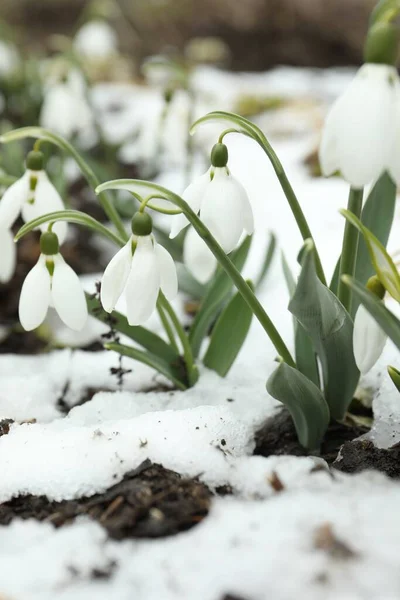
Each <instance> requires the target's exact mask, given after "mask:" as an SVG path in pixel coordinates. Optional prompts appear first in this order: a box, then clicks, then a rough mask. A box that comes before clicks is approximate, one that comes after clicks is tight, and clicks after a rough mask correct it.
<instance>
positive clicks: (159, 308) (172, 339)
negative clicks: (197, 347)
mask: <svg viewBox="0 0 400 600" xmlns="http://www.w3.org/2000/svg"><path fill="white" fill-rule="evenodd" d="M157 311H158V315H159V317H160V321H161V323H162V325H163V327H164V329H165V333H166V334H167V337H168V339H169V342H170V344H171V346H172V347H173V349H174V350H175V351H176V352H177V354H179V348H178V344H177V343H176V340H175V335H174V332H173V330H172V327H171V325H170V324H169V321H168V318H167V316H166V314H165V312H164V308H163V306H162V302H161V301H160V298H159V299H158V300H157Z"/></svg>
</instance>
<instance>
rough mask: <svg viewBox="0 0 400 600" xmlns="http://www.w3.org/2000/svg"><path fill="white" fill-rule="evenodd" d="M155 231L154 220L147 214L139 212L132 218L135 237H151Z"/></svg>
mask: <svg viewBox="0 0 400 600" xmlns="http://www.w3.org/2000/svg"><path fill="white" fill-rule="evenodd" d="M152 231H153V219H152V218H151V217H150V215H148V214H147V213H141V212H137V213H136V214H134V215H133V218H132V233H133V235H140V236H144V235H150V234H151V232H152Z"/></svg>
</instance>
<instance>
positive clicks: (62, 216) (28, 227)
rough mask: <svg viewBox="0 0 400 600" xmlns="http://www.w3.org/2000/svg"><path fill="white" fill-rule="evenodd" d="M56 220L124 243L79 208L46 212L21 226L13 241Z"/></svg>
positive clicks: (117, 242) (117, 243)
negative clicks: (82, 227) (74, 224)
mask: <svg viewBox="0 0 400 600" xmlns="http://www.w3.org/2000/svg"><path fill="white" fill-rule="evenodd" d="M56 221H68V223H76V224H77V225H83V226H84V227H86V228H87V229H92V230H93V231H96V232H97V233H99V234H100V235H102V236H104V237H106V238H108V239H109V240H111V241H112V242H114V244H116V245H117V246H120V247H121V248H122V246H124V245H125V244H126V241H124V240H123V239H122V238H121V237H119V235H117V234H115V233H113V232H112V231H111V230H110V229H108V228H107V227H105V226H104V225H102V224H101V223H99V221H96V219H94V218H93V217H90V216H89V215H87V214H86V213H84V212H80V211H79V210H58V211H56V212H52V213H48V214H47V215H42V216H41V217H37V218H36V219H33V220H32V221H29V223H26V224H25V225H23V226H22V227H21V229H20V230H19V231H18V233H17V235H16V236H15V241H16V242H17V241H18V240H20V239H21V238H22V237H23V236H24V235H26V234H27V233H29V232H30V231H33V230H34V229H37V228H38V227H39V226H40V225H43V224H44V223H51V222H52V223H55V222H56Z"/></svg>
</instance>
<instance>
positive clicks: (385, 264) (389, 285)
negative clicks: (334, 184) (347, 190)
mask: <svg viewBox="0 0 400 600" xmlns="http://www.w3.org/2000/svg"><path fill="white" fill-rule="evenodd" d="M340 212H341V214H342V215H343V216H344V217H345V218H346V219H347V220H348V221H349V222H350V223H351V224H352V225H354V227H356V228H357V229H358V230H359V231H360V232H361V233H362V234H363V236H364V240H365V242H366V244H367V248H368V252H369V254H370V257H371V261H372V264H373V266H374V269H375V272H376V274H377V275H378V277H379V279H380V281H381V283H382V285H383V286H384V287H385V289H386V290H387V291H388V292H389V294H390V295H391V296H393V298H394V299H395V300H397V301H398V302H400V275H399V274H398V272H397V269H396V266H395V264H394V262H393V260H392V258H391V257H390V255H389V253H388V252H387V251H386V248H385V247H384V246H383V245H382V244H381V242H380V241H379V240H378V239H377V238H376V237H375V236H374V234H373V233H371V231H369V229H367V228H366V227H365V226H364V225H363V224H362V223H361V221H360V220H359V219H357V217H356V216H355V215H353V213H351V212H349V211H348V210H341V211H340Z"/></svg>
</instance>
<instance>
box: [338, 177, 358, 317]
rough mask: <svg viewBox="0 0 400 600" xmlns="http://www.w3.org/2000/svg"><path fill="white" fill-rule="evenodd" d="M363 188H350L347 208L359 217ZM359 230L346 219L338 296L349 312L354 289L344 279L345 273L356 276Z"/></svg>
mask: <svg viewBox="0 0 400 600" xmlns="http://www.w3.org/2000/svg"><path fill="white" fill-rule="evenodd" d="M362 201H363V190H362V189H354V188H350V194H349V201H348V204H347V209H348V210H349V211H350V212H352V213H353V214H354V215H355V216H356V217H357V218H358V219H359V218H360V217H361V209H362ZM359 235H360V234H359V231H358V229H357V228H356V227H354V226H353V225H352V224H351V223H350V222H349V221H346V225H345V228H344V236H343V246H342V256H341V259H340V274H339V287H338V298H339V300H340V302H341V303H342V304H343V306H344V307H345V309H346V310H347V312H349V313H351V301H352V289H351V288H350V287H349V286H347V285H346V284H345V282H344V281H342V277H343V275H350V276H351V277H353V276H354V273H355V269H356V262H357V250H358V240H359Z"/></svg>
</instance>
